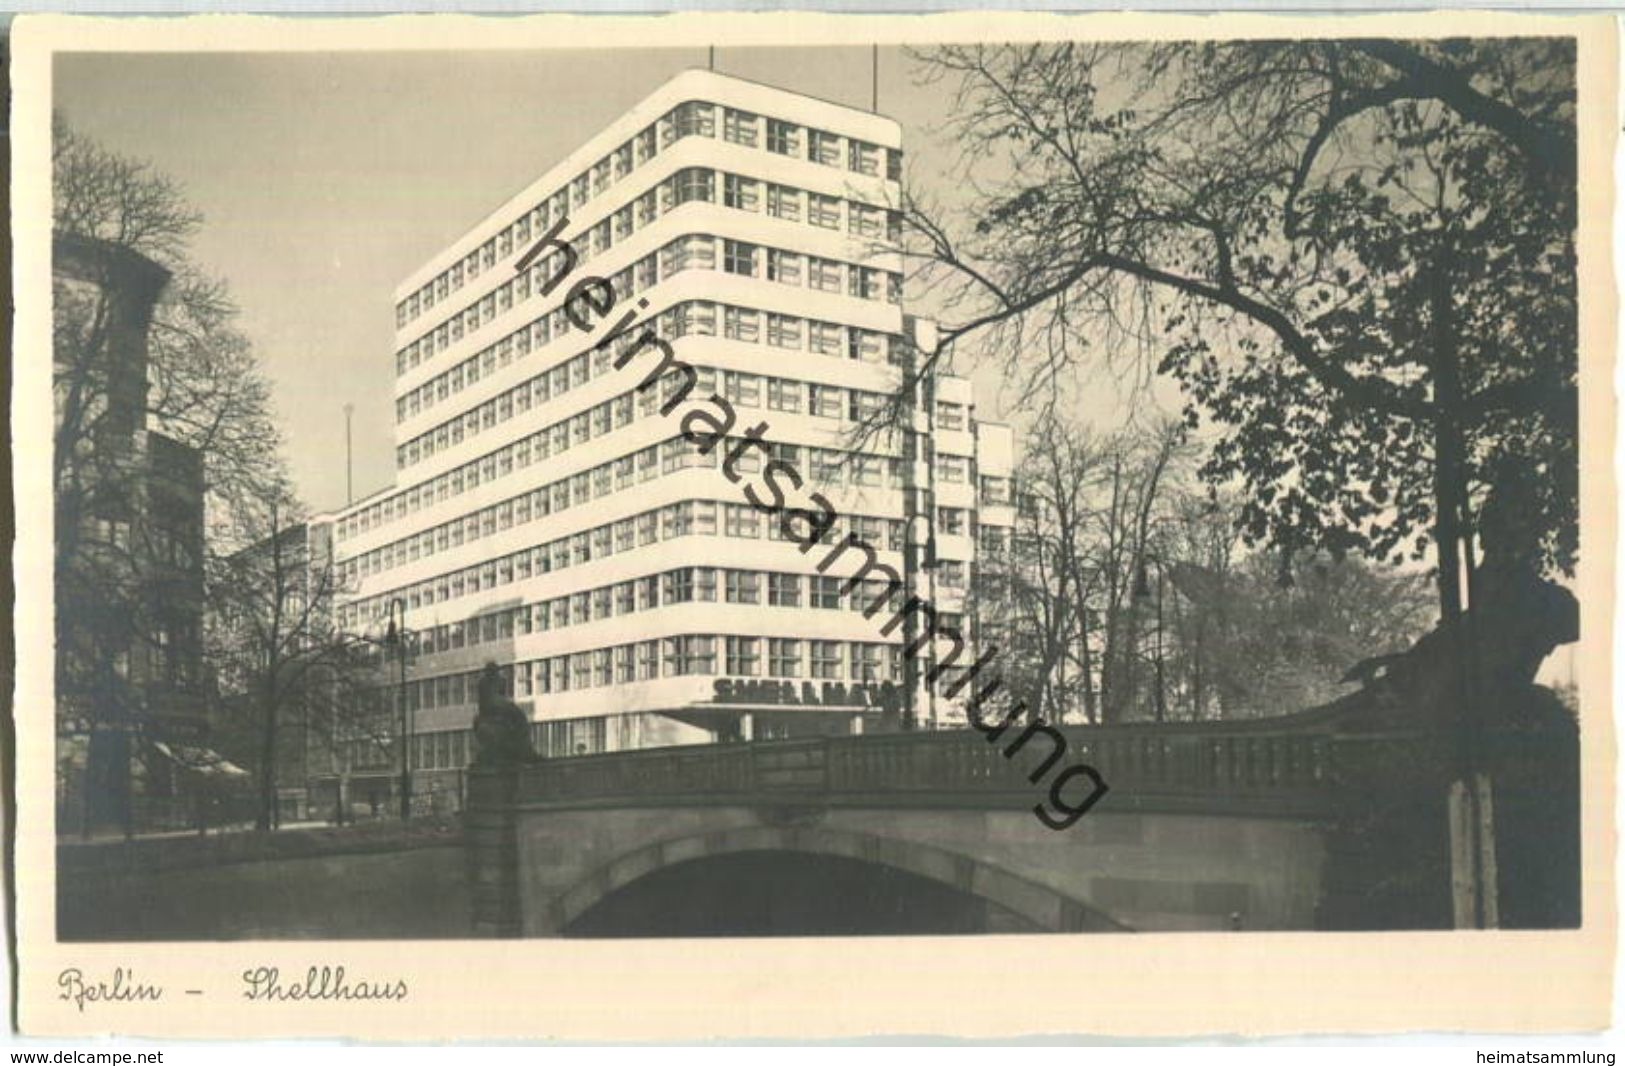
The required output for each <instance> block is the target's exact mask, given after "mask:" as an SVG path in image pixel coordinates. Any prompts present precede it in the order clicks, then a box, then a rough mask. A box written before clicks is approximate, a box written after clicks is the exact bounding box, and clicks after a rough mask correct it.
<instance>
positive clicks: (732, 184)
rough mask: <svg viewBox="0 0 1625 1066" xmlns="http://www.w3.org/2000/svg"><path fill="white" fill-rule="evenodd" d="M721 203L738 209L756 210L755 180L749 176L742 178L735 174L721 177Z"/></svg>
mask: <svg viewBox="0 0 1625 1066" xmlns="http://www.w3.org/2000/svg"><path fill="white" fill-rule="evenodd" d="M722 203H723V205H724V206H725V207H732V208H735V209H736V210H739V211H755V210H756V182H754V181H752V180H751V179H749V178H742V177H740V176H739V175H737V174H727V175H724V176H723V179H722Z"/></svg>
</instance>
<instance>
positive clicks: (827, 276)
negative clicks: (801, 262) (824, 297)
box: [807, 255, 841, 292]
mask: <svg viewBox="0 0 1625 1066" xmlns="http://www.w3.org/2000/svg"><path fill="white" fill-rule="evenodd" d="M807 284H808V286H810V287H811V288H814V289H817V290H818V291H819V292H840V291H841V264H839V263H837V262H835V261H834V260H832V259H820V258H818V257H817V256H815V255H809V256H808V257H807Z"/></svg>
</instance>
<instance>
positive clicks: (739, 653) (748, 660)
mask: <svg viewBox="0 0 1625 1066" xmlns="http://www.w3.org/2000/svg"><path fill="white" fill-rule="evenodd" d="M727 645H728V673H729V674H730V675H733V676H737V677H755V676H756V660H757V651H756V648H757V638H756V637H729V638H728V639H727Z"/></svg>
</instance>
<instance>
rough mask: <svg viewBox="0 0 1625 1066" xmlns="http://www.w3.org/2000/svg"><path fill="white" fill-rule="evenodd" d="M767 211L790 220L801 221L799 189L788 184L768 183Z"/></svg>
mask: <svg viewBox="0 0 1625 1066" xmlns="http://www.w3.org/2000/svg"><path fill="white" fill-rule="evenodd" d="M767 213H768V214H769V215H772V216H773V217H774V218H782V219H785V220H787V221H790V222H800V221H801V190H800V189H792V188H790V187H789V186H788V185H772V184H770V185H768V187H767Z"/></svg>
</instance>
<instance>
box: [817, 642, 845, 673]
mask: <svg viewBox="0 0 1625 1066" xmlns="http://www.w3.org/2000/svg"><path fill="white" fill-rule="evenodd" d="M812 676H814V677H816V678H820V679H822V680H825V681H839V680H840V679H841V642H840V641H838V640H815V641H812Z"/></svg>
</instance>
